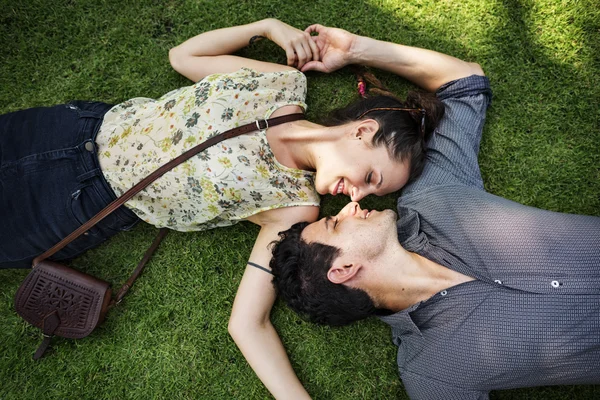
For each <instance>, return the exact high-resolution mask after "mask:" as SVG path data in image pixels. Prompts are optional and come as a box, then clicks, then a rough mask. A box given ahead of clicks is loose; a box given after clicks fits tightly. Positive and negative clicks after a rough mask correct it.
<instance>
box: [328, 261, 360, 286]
mask: <svg viewBox="0 0 600 400" xmlns="http://www.w3.org/2000/svg"><path fill="white" fill-rule="evenodd" d="M360 268H361V265H360V264H344V263H342V262H340V263H334V265H333V266H332V267H331V268H329V271H327V279H329V281H330V282H331V283H335V284H338V285H340V284H342V283H346V282H348V281H349V280H351V279H352V278H354V277H355V276H356V274H357V273H358V271H359V270H360Z"/></svg>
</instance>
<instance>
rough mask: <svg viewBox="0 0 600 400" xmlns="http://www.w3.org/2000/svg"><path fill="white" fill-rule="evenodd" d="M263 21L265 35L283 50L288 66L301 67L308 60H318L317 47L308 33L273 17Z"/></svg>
mask: <svg viewBox="0 0 600 400" xmlns="http://www.w3.org/2000/svg"><path fill="white" fill-rule="evenodd" d="M263 22H264V23H265V24H266V28H265V36H266V37H267V38H269V39H270V40H272V41H273V42H275V43H277V44H278V45H279V47H281V48H282V49H284V50H285V54H286V56H287V64H288V65H289V66H290V67H295V68H298V69H302V68H303V67H304V65H305V64H306V63H307V62H309V61H313V60H314V61H319V49H318V48H317V45H316V44H315V42H314V41H312V40H311V37H310V33H307V32H302V31H301V30H300V29H296V28H294V27H293V26H290V25H288V24H286V23H284V22H281V21H279V20H277V19H274V18H269V19H266V20H264V21H263Z"/></svg>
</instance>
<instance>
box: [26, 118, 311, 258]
mask: <svg viewBox="0 0 600 400" xmlns="http://www.w3.org/2000/svg"><path fill="white" fill-rule="evenodd" d="M305 118H306V117H305V116H304V114H302V113H295V114H288V115H282V116H280V117H275V118H271V119H268V120H256V121H254V122H252V123H249V124H246V125H242V126H240V127H237V128H234V129H230V130H228V131H226V132H223V133H221V134H219V135H216V136H213V137H211V138H209V139H207V140H206V141H204V142H203V143H201V144H199V145H197V146H195V147H193V148H191V149H190V150H188V151H186V152H184V153H183V154H181V155H180V156H178V157H176V158H174V159H172V160H171V161H169V162H168V163H166V164H165V165H163V166H162V167H160V168H158V169H157V170H156V171H154V172H152V173H151V174H150V175H148V176H147V177H145V178H144V179H142V180H141V181H140V182H138V183H137V184H135V185H134V186H133V187H132V188H131V189H129V190H128V191H126V192H125V193H123V195H121V197H119V198H118V199H115V200H114V201H113V202H112V203H110V204H109V205H107V206H106V207H105V208H104V209H103V210H102V211H100V212H99V213H98V214H96V215H95V216H94V217H92V218H91V219H90V220H89V221H87V222H86V223H85V224H83V225H81V226H80V227H79V228H77V229H76V230H74V231H73V232H72V233H71V234H69V235H68V236H67V237H65V238H64V239H63V240H61V241H60V242H58V243H57V244H55V245H54V246H52V247H51V248H50V249H48V250H47V251H45V252H44V253H42V254H41V255H39V256H37V257H36V258H35V259H34V260H33V268H35V266H36V265H38V264H39V262H40V261H43V260H45V259H46V258H48V257H51V256H52V255H53V254H54V253H56V252H57V251H60V250H61V249H62V248H64V247H65V246H66V245H68V244H69V243H71V242H72V241H73V240H75V239H77V238H78V237H79V236H81V235H82V234H83V233H85V232H86V231H88V230H89V229H90V228H91V227H93V226H94V225H96V224H97V223H98V222H100V221H101V220H102V219H104V218H105V217H106V216H107V215H109V214H110V213H112V212H113V211H115V210H116V209H117V208H119V207H121V206H122V205H123V204H124V203H125V202H127V201H128V200H129V199H131V198H132V197H133V196H135V195H136V194H137V193H138V192H140V191H141V190H143V189H144V188H145V187H146V186H148V185H149V184H151V183H152V182H154V181H155V180H157V179H158V178H160V177H161V176H162V175H164V174H165V173H166V172H168V171H170V170H171V169H173V168H175V167H176V166H177V165H179V164H181V163H182V162H184V161H186V160H188V159H189V158H191V157H193V156H195V155H196V154H198V153H200V152H201V151H203V150H205V149H207V148H208V147H210V146H213V145H215V144H217V143H219V142H220V141H222V140H226V139H231V138H233V137H236V136H239V135H243V134H245V133H249V132H254V131H257V130H263V129H267V128H268V127H270V126H276V125H280V124H284V123H286V122H292V121H297V120H300V119H305ZM163 236H164V235H163Z"/></svg>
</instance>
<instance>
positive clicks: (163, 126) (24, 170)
mask: <svg viewBox="0 0 600 400" xmlns="http://www.w3.org/2000/svg"><path fill="white" fill-rule="evenodd" d="M257 37H267V38H269V39H271V40H273V41H274V42H276V43H277V44H278V45H280V46H281V47H282V48H284V49H285V50H286V54H287V56H288V64H289V65H290V66H282V65H278V64H272V63H267V62H261V61H256V60H250V59H245V58H241V57H237V56H232V55H230V54H231V53H233V52H235V51H237V50H239V49H240V48H242V47H244V46H246V45H247V44H248V43H249V42H252V41H253V40H255V39H256V38H257ZM319 52H320V49H319V48H318V47H317V45H316V43H315V41H314V40H313V39H312V38H311V36H310V35H309V34H308V33H305V32H302V31H299V30H297V29H295V28H292V27H290V26H288V25H286V24H284V23H282V22H280V21H277V20H274V19H267V20H263V21H258V22H255V23H252V24H248V25H243V26H237V27H232V28H226V29H220V30H216V31H211V32H206V33H203V34H200V35H198V36H196V37H194V38H191V39H189V40H187V41H186V42H184V43H182V44H181V45H179V46H177V47H175V48H173V49H171V51H170V53H169V58H170V61H171V64H172V66H173V68H174V69H175V70H176V71H178V72H179V73H181V74H182V75H184V76H186V77H187V78H189V79H190V80H192V81H194V82H197V83H195V84H194V85H192V86H189V87H184V88H181V89H178V90H175V91H172V92H169V93H167V94H166V95H164V96H162V97H161V98H160V99H158V100H151V99H145V98H135V99H132V100H129V101H126V102H124V103H121V104H119V105H117V106H114V107H111V106H109V105H106V104H104V103H88V102H74V103H70V104H68V105H66V106H64V105H63V106H56V107H52V108H37V109H31V110H25V111H21V112H16V113H12V114H7V115H4V116H1V117H0V141H1V142H0V146H1V147H0V162H1V164H0V182H1V184H0V200H1V201H2V211H1V213H2V215H0V217H1V219H2V220H3V221H5V224H6V225H5V227H6V228H5V229H3V231H2V234H1V237H0V241H1V243H3V246H2V249H1V250H0V266H1V267H4V268H10V267H29V266H30V265H31V260H32V259H33V258H34V257H35V256H37V255H38V254H40V253H41V252H43V251H44V250H46V249H47V248H49V247H51V246H52V245H54V244H55V243H56V242H58V241H59V240H60V239H62V238H63V237H64V236H66V235H67V234H69V233H70V232H71V231H73V230H74V229H75V228H77V227H78V226H79V225H80V224H81V223H83V222H85V221H86V220H87V219H89V218H91V217H92V216H93V215H94V214H95V213H97V212H98V211H99V210H100V209H102V208H104V207H105V206H106V204H108V203H109V202H110V201H111V200H113V199H114V198H115V195H120V194H122V193H123V192H124V191H126V190H127V189H128V188H129V187H131V186H132V185H133V184H135V183H136V182H138V181H139V180H140V179H141V178H143V177H144V176H146V175H147V174H149V173H150V172H151V171H153V170H155V169H156V168H158V167H159V166H161V165H163V164H164V163H166V162H167V161H169V160H170V159H172V158H174V157H175V156H177V155H179V154H181V153H182V152H183V151H185V150H187V149H189V148H191V147H193V146H194V145H196V144H198V143H200V142H201V141H202V140H205V139H206V138H207V137H209V136H211V135H212V134H214V133H216V132H224V131H226V130H229V129H231V128H233V127H235V126H239V125H243V124H247V123H250V122H254V121H256V120H260V119H268V118H272V117H277V116H281V115H286V114H291V113H298V112H303V110H304V109H305V107H306V105H305V104H304V98H305V95H306V81H305V77H304V75H303V74H302V73H301V72H299V71H298V69H296V68H293V67H292V66H291V65H294V66H295V67H297V68H299V69H301V68H303V67H304V66H305V64H306V63H307V62H315V61H318V60H319ZM422 98H423V99H424V101H423V103H422V104H421V103H420V102H418V101H419V99H421V97H419V96H418V95H413V96H412V97H411V100H409V101H407V102H400V101H399V100H397V99H394V98H391V97H373V98H368V99H366V100H363V101H360V102H359V103H357V104H353V105H351V106H349V107H348V108H346V109H344V110H340V111H339V112H337V113H335V114H334V118H333V121H334V122H333V125H331V126H324V125H319V124H315V123H312V122H309V121H306V120H300V121H295V122H290V123H286V124H283V125H279V126H275V127H272V128H268V129H264V130H260V131H259V130H257V131H256V132H254V133H252V134H248V135H242V136H240V137H236V138H234V139H230V140H227V141H224V142H221V143H219V144H218V145H216V146H213V147H211V148H209V149H207V150H206V151H204V152H202V153H201V154H199V155H198V156H197V157H194V158H193V159H191V160H189V161H187V162H186V163H184V164H182V165H180V166H178V167H176V168H175V169H173V170H172V171H170V172H168V173H167V174H166V175H165V176H163V177H161V178H160V179H158V180H157V181H155V182H154V183H153V184H151V185H150V186H149V187H148V188H146V189H145V190H144V191H143V192H141V193H140V194H139V195H136V196H135V197H134V198H133V199H132V200H130V201H129V202H127V203H126V207H121V208H120V209H119V210H118V211H116V212H114V213H113V214H111V215H110V216H109V217H108V218H106V219H105V220H103V221H102V222H101V223H99V224H98V225H97V226H96V227H94V228H93V229H91V230H90V231H89V232H87V233H86V235H84V236H82V237H80V238H78V239H77V240H76V241H75V242H73V243H72V244H71V245H69V246H68V247H66V248H65V249H63V250H62V251H61V252H59V253H57V256H56V257H55V259H65V258H72V257H75V256H77V255H78V254H80V253H81V252H83V251H85V250H86V249H88V248H91V247H94V246H96V245H98V244H99V243H101V242H102V241H104V240H106V239H107V238H109V237H111V236H112V235H114V234H115V233H117V232H118V231H120V230H126V229H129V228H130V227H131V226H133V225H134V224H135V223H137V222H138V220H139V219H142V220H144V221H146V222H149V223H151V224H153V225H156V226H159V227H164V226H166V227H169V228H172V229H175V230H180V231H190V230H205V229H210V228H213V227H218V226H227V225H231V224H234V223H236V222H238V221H240V220H248V221H251V222H253V223H256V224H258V225H260V226H261V230H260V233H259V235H258V237H257V240H256V243H255V245H254V247H253V250H252V252H251V254H250V257H249V261H248V266H247V268H246V271H245V273H244V276H243V278H242V282H241V284H240V287H239V289H238V292H237V295H236V300H235V302H234V306H233V311H232V316H231V319H230V324H229V330H230V333H231V335H232V336H233V338H234V340H235V341H236V343H237V345H238V346H239V347H240V349H241V350H242V352H243V354H244V356H245V357H246V359H247V360H248V362H249V363H250V364H251V366H252V368H253V369H254V370H255V371H256V373H257V374H258V376H259V377H260V379H261V380H262V381H263V383H264V384H265V385H266V386H267V388H268V389H269V390H270V391H271V392H272V393H273V395H274V396H275V397H283V396H292V395H299V396H302V395H306V392H305V391H304V389H303V388H302V385H301V384H300V382H299V381H298V379H297V378H296V377H295V375H294V372H293V370H292V368H291V366H290V363H289V361H288V359H287V356H286V354H285V351H284V349H283V346H282V345H281V342H280V340H279V338H278V336H277V333H276V332H275V330H274V328H273V326H272V325H271V323H270V321H269V314H270V310H271V307H272V305H273V302H274V300H275V295H274V290H273V287H272V285H271V275H270V274H269V273H270V271H269V270H268V269H267V268H268V265H269V260H270V257H271V256H270V252H269V250H268V248H267V245H268V244H269V243H270V242H272V241H273V240H275V239H276V238H277V233H278V232H279V231H282V230H285V229H287V228H289V226H291V225H292V224H294V223H296V222H298V221H314V220H315V219H316V217H317V215H318V206H319V197H318V194H327V193H329V194H332V195H337V194H341V193H343V194H346V195H348V196H350V197H351V198H352V200H354V201H358V200H360V199H362V198H363V197H364V196H366V195H368V194H377V195H383V194H387V193H390V192H393V191H396V190H398V189H400V188H401V187H402V186H403V185H404V184H406V182H407V181H409V180H410V179H412V178H414V177H416V175H418V173H419V172H420V169H421V168H422V160H423V147H424V142H425V140H426V138H427V136H428V135H430V134H431V132H432V131H433V129H434V128H435V126H436V124H437V121H438V120H439V119H440V118H441V116H442V114H443V107H442V106H441V103H439V102H437V100H436V99H435V98H433V97H427V96H423V97H422ZM399 171H400V172H399ZM39 226H42V227H43V229H38V227H39ZM257 293H259V294H260V295H257ZM265 355H268V357H265Z"/></svg>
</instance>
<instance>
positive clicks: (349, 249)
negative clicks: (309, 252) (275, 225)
mask: <svg viewBox="0 0 600 400" xmlns="http://www.w3.org/2000/svg"><path fill="white" fill-rule="evenodd" d="M302 239H303V240H304V241H305V242H307V243H312V242H319V243H323V244H327V245H329V246H333V247H337V248H339V249H341V250H342V256H343V257H350V258H351V259H353V260H355V261H352V262H363V261H366V260H369V259H373V258H376V257H377V256H378V255H380V254H381V253H382V251H383V250H384V248H385V246H386V245H387V244H388V243H389V242H390V240H393V241H395V243H398V237H397V232H396V213H395V212H393V211H392V210H384V211H381V212H380V211H374V210H373V211H369V210H363V209H361V208H360V206H359V205H358V203H355V202H352V203H348V204H347V205H346V206H345V207H344V208H343V209H342V210H341V211H340V212H339V213H338V214H337V215H336V216H332V217H325V218H322V219H321V220H319V221H317V222H313V223H312V224H310V225H309V226H307V227H306V228H304V230H303V231H302Z"/></svg>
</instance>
